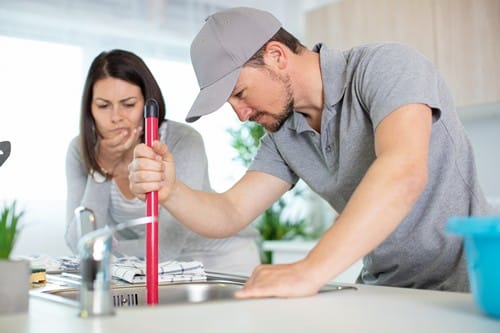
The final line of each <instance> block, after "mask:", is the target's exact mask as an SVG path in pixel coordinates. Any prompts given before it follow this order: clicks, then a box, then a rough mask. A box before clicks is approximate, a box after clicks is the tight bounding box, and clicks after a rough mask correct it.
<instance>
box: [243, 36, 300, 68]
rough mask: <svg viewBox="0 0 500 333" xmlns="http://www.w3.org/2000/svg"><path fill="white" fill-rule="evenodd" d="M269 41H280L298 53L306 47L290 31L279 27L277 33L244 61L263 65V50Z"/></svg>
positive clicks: (252, 64) (250, 64)
mask: <svg viewBox="0 0 500 333" xmlns="http://www.w3.org/2000/svg"><path fill="white" fill-rule="evenodd" d="M269 42H280V43H282V44H284V45H285V46H286V47H288V48H289V49H290V50H291V51H292V52H293V53H295V54H299V53H300V52H301V51H302V50H303V49H305V48H306V47H305V46H304V45H302V43H301V42H300V41H299V40H298V39H297V38H296V37H295V36H294V35H292V34H291V33H289V32H288V31H286V30H285V29H283V28H280V29H279V30H278V32H277V33H275V34H274V36H273V37H271V39H269V40H268V41H267V42H266V44H264V46H262V47H261V48H260V49H259V50H258V51H257V52H255V54H254V55H253V56H252V57H251V58H250V59H249V60H248V61H247V62H246V64H245V65H249V66H263V65H264V50H265V49H266V46H267V44H268V43H269Z"/></svg>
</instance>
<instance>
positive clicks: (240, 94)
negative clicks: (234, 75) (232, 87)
mask: <svg viewBox="0 0 500 333" xmlns="http://www.w3.org/2000/svg"><path fill="white" fill-rule="evenodd" d="M234 96H235V97H238V98H241V97H242V96H243V90H240V91H239V92H238V93H236V94H235V95H234Z"/></svg>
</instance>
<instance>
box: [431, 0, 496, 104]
mask: <svg viewBox="0 0 500 333" xmlns="http://www.w3.org/2000/svg"><path fill="white" fill-rule="evenodd" d="M434 5H435V13H436V23H435V25H436V64H437V66H438V68H439V70H440V71H441V73H442V74H443V76H444V77H445V79H446V81H447V83H448V85H449V86H450V88H451V90H452V92H453V96H454V97H455V101H456V103H457V105H461V106H463V105H471V104H480V103H492V102H498V101H500V1H498V0H435V2H434Z"/></svg>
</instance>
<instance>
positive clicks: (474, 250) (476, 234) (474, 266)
mask: <svg viewBox="0 0 500 333" xmlns="http://www.w3.org/2000/svg"><path fill="white" fill-rule="evenodd" d="M446 230H447V231H448V232H451V233H454V234H458V235H461V236H462V237H463V238H464V247H465V257H466V261H467V271H468V274H469V280H470V286H471V291H472V294H473V297H474V301H475V302H476V305H477V306H478V307H479V308H480V309H481V310H482V311H483V312H484V313H485V314H487V315H489V316H491V317H495V318H500V259H499V255H500V217H491V216H489V217H454V218H451V219H450V220H448V222H447V224H446Z"/></svg>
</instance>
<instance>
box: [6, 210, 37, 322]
mask: <svg viewBox="0 0 500 333" xmlns="http://www.w3.org/2000/svg"><path fill="white" fill-rule="evenodd" d="M23 215H24V211H22V210H21V211H18V210H17V207H16V201H13V202H12V203H10V204H7V203H4V205H3V207H2V209H1V211H0V314H6V313H17V312H26V311H27V310H28V304H29V287H30V274H31V271H30V265H29V262H28V261H25V260H13V259H11V257H10V255H11V253H12V249H13V248H14V245H15V243H16V240H17V238H18V236H19V232H20V221H21V218H22V216H23Z"/></svg>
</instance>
